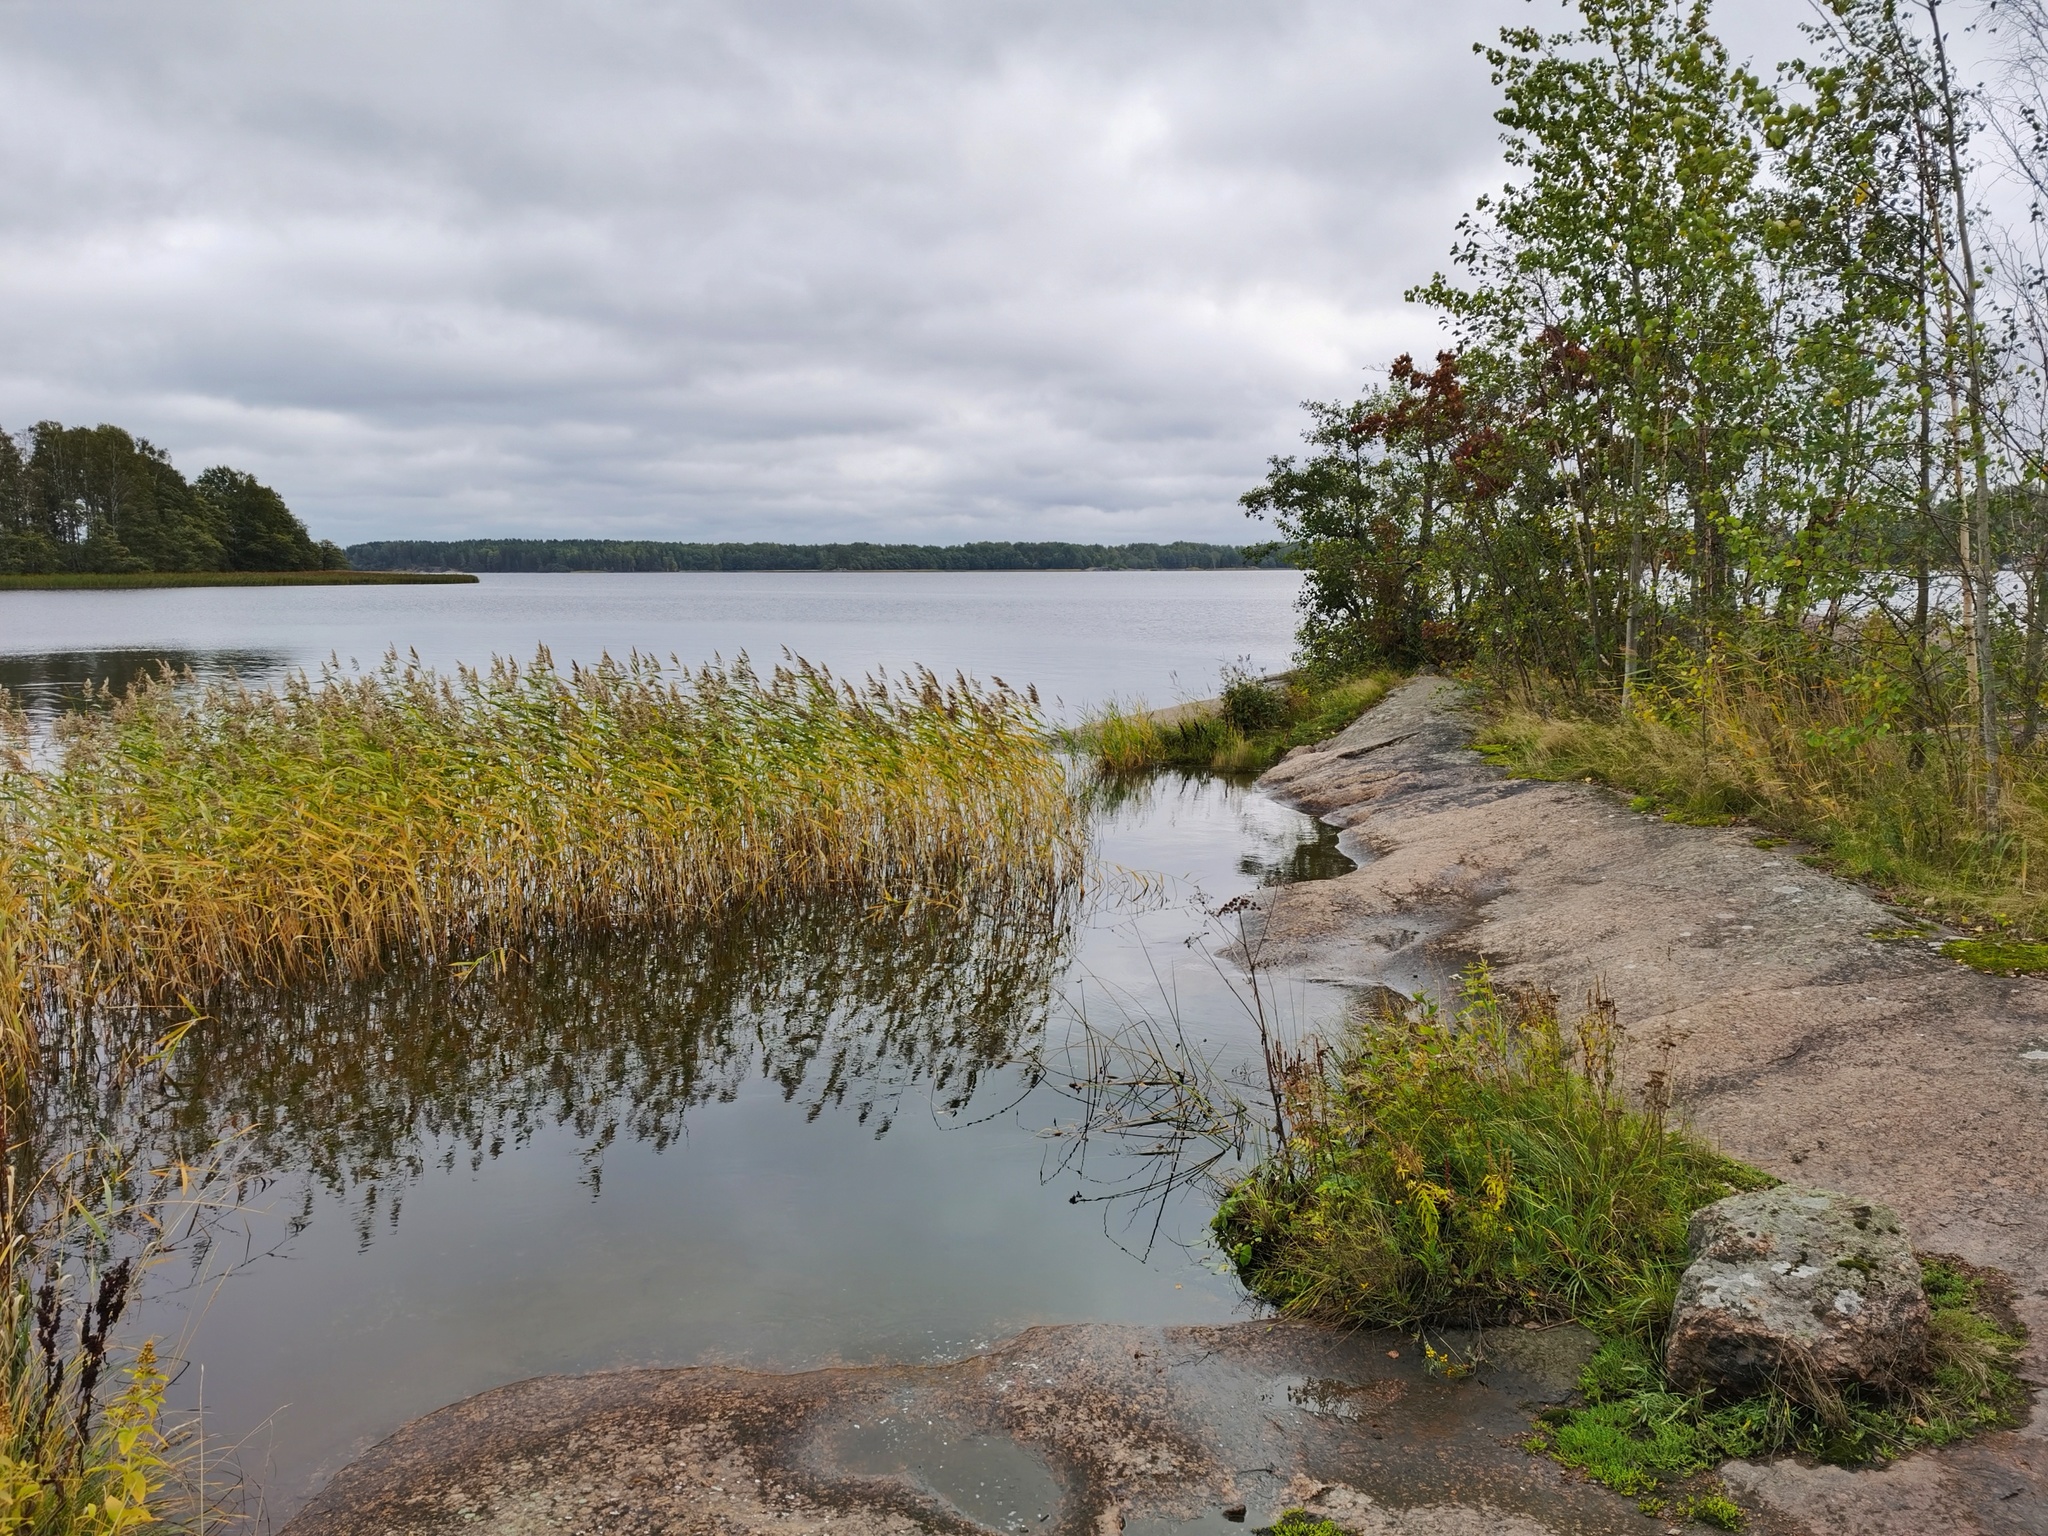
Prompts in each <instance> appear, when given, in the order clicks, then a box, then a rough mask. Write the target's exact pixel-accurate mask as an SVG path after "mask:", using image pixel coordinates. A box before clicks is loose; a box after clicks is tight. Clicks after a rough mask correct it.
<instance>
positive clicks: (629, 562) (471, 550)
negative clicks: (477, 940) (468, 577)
mask: <svg viewBox="0 0 2048 1536" xmlns="http://www.w3.org/2000/svg"><path fill="white" fill-rule="evenodd" d="M347 553H348V559H349V563H350V564H351V565H352V566H353V567H354V568H355V569H357V570H359V571H402V570H453V571H484V572H490V571H1085V570H1112V571H1218V570H1233V569H1240V568H1243V567H1246V566H1268V567H1273V566H1282V565H1285V564H1287V563H1288V562H1287V560H1286V559H1285V557H1284V555H1283V554H1279V553H1275V552H1274V551H1273V550H1272V549H1271V548H1270V547H1269V548H1263V549H1252V550H1246V549H1243V548H1240V547H1239V546H1237V545H1234V544H1194V543H1190V542H1188V541H1187V540H1184V539H1183V540H1178V541H1176V542H1174V543H1172V544H1064V543H1036V544H1016V543H1010V542H1008V541H1003V542H997V543H981V544H672V543H664V542H660V541H657V540H652V539H447V540H440V539H389V540H383V541H380V542H377V543H373V544H351V545H350V546H349V547H348V551H347Z"/></svg>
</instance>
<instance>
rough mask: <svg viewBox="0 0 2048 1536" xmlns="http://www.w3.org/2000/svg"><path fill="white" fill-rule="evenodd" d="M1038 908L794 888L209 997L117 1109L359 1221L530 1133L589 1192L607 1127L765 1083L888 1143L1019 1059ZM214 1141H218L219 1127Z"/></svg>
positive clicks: (1041, 944) (674, 1117) (626, 1130)
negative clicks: (420, 1183) (351, 1204)
mask: <svg viewBox="0 0 2048 1536" xmlns="http://www.w3.org/2000/svg"><path fill="white" fill-rule="evenodd" d="M1074 908H1075V902H1074V901H1073V900H1072V899H1070V898H1069V899H1063V900H1061V901H1060V902H1059V903H1058V904H1057V905H1056V906H1055V907H1054V908H1053V909H1051V910H1040V911H1032V912H1023V911H1017V910H1008V909H1004V910H988V909H951V908H946V907H942V906H938V905H925V906H922V907H918V908H915V909H903V908H887V907H884V908H876V907H859V906H854V905H851V904H837V903H832V902H809V903H804V904H801V905H797V906H793V907H788V908H783V909H763V908H754V909H750V910H747V911H745V912H744V913H742V914H740V915H739V916H737V917H735V918H734V919H732V920H731V921H728V922H725V923H721V924H718V925H716V926H709V927H698V928H691V929H687V930H675V931H668V932H656V933H652V934H649V933H645V932H643V933H641V934H638V935H629V936H615V937H607V938H602V939H594V940H590V941H586V942H580V943H570V942H562V941H556V942H550V943H546V944H540V945H536V946H534V947H533V948H532V949H531V950H529V951H527V952H525V953H522V954H519V955H516V956H507V957H503V958H502V959H499V958H493V959H489V960H486V961H483V962H481V963H478V964H476V965H474V966H472V967H468V968H464V967H450V966H432V967H429V966H411V967H407V968H403V969H398V970H394V971H391V972H389V973H386V974H384V975H380V976H376V977H373V978H370V979H369V980H367V981H362V982H358V983H354V984H350V985H337V986H332V987H325V988H321V989H318V990H306V991H303V992H300V993H296V994H288V995H285V996H283V997H281V998H273V999H272V1000H270V1001H268V1002H267V1003H258V1002H253V1001H252V1002H243V1003H240V1004H236V1005H233V1006H227V1007H223V1008H221V1009H219V1010H218V1011H217V1012H216V1014H215V1016H213V1017H212V1018H210V1019H208V1020H207V1021H206V1022H204V1023H203V1024H201V1025H200V1026H199V1027H198V1028H196V1029H194V1030H193V1031H192V1032H191V1033H190V1035H189V1036H188V1037H187V1038H186V1039H185V1040H184V1041H183V1042H182V1044H181V1045H180V1046H179V1047H178V1050H177V1053H176V1057H175V1059H174V1061H173V1063H172V1068H171V1071H170V1072H169V1074H168V1075H166V1076H163V1077H159V1078H155V1079H153V1080H151V1081H150V1082H149V1083H148V1085H147V1086H146V1088H144V1089H143V1090H141V1091H139V1092H138V1093H137V1094H136V1096H135V1098H134V1101H133V1103H132V1106H131V1108H130V1109H129V1111H128V1118H129V1120H130V1124H131V1125H132V1126H133V1128H134V1130H135V1132H136V1134H137V1135H138V1136H139V1137H140V1139H141V1141H142V1142H143V1144H144V1146H146V1147H147V1148H148V1150H149V1153H150V1155H152V1156H154V1157H157V1158H175V1157H178V1156H180V1155H183V1156H188V1157H196V1156H198V1155H199V1154H201V1153H202V1152H203V1151H204V1150H206V1149H209V1148H213V1147H216V1146H218V1145H221V1144H222V1143H224V1142H228V1143H229V1144H231V1145H232V1146H233V1147H234V1149H235V1151H234V1158H235V1161H236V1164H237V1171H238V1173H239V1174H240V1176H242V1177H244V1178H246V1179H249V1180H255V1181H261V1180H286V1181H288V1180H290V1179H292V1178H294V1177H296V1178H299V1179H302V1180H303V1182H304V1185H305V1193H306V1197H307V1202H308V1208H310V1201H311V1196H312V1193H313V1191H314V1190H316V1189H318V1188H322V1187H324V1188H326V1189H328V1190H331V1191H334V1192H336V1193H341V1194H346V1195H348V1196H349V1197H350V1198H351V1199H353V1200H359V1201H360V1225H361V1228H362V1235H363V1238H364V1240H365V1241H367V1240H368V1238H369V1236H370V1227H371V1217H372V1215H373V1214H374V1213H375V1212H376V1211H378V1210H379V1209H380V1208H381V1209H383V1210H385V1211H386V1212H387V1213H391V1212H392V1211H393V1209H394V1205H395V1201H396V1199H397V1198H398V1197H400V1196H401V1195H402V1191H403V1186H404V1185H405V1183H407V1182H408V1181H410V1180H412V1179H415V1178H417V1177H419V1176H420V1175H421V1174H423V1173H424V1172H426V1171H427V1169H428V1168H430V1167H432V1166H436V1165H438V1166H441V1167H444V1168H453V1167H455V1166H456V1165H457V1164H458V1163H460V1162H463V1161H466V1162H468V1163H469V1165H470V1166H471V1167H472V1168H476V1167H480V1166H481V1165H482V1164H483V1162H484V1160H485V1159H487V1158H494V1157H497V1156H500V1155H501V1154H503V1153H504V1152H506V1151H507V1149H509V1148H513V1147H517V1146H519V1145H521V1144H523V1143H525V1142H527V1141H528V1140H530V1139H531V1138H533V1137H534V1136H535V1135H536V1134H537V1133H539V1132H540V1131H542V1130H544V1129H551V1128H555V1127H568V1128H569V1129H570V1130H572V1132H573V1134H574V1135H575V1137H576V1138H577V1139H578V1141H580V1142H581V1143H582V1147H583V1154H584V1158H585V1161H586V1165H587V1171H586V1173H585V1175H584V1177H585V1179H586V1181H587V1182H588V1183H589V1184H590V1185H591V1187H592V1189H593V1192H595V1191H596V1190H597V1189H598V1188H599V1186H600V1184H601V1178H602V1158H603V1154H604V1149H605V1148H606V1147H608V1146H609V1145H611V1144H612V1143H613V1142H614V1141H615V1140H617V1139H618V1138H619V1137H621V1136H625V1137H629V1138H632V1139H634V1140H637V1141H641V1142H645V1143H648V1144H650V1145H652V1146H654V1147H655V1148H657V1149H666V1148H668V1147H670V1146H672V1145H673V1144H674V1143H675V1142H676V1140H677V1139H678V1138H679V1137H680V1136H681V1134H682V1132H683V1129H684V1124H685V1120H686V1117H687V1116H688V1114H689V1113H690V1111H692V1110H693V1109H696V1108H698V1107H700V1106H703V1105H706V1104H709V1103H712V1102H718V1101H724V1102H730V1101H732V1100H734V1099H736V1098H738V1097H739V1096H740V1095H741V1094H743V1093H746V1092H750V1091H758V1089H759V1088H766V1089H768V1090H769V1091H771V1092H774V1093H776V1094H777V1095H779V1096H780V1097H781V1098H782V1099H783V1100H785V1101H789V1102H792V1103H796V1104H799V1105H801V1106H802V1107H803V1109H804V1112H805V1116H806V1118H807V1119H816V1118H817V1117H818V1116H820V1115H821V1114H825V1113H828V1112H829V1113H835V1114H836V1113H850V1114H853V1115H854V1116H856V1117H857V1118H858V1120H859V1121H860V1123H861V1124H863V1125H871V1126H872V1127H873V1128H874V1134H875V1135H877V1136H881V1135H883V1134H885V1133H886V1132H887V1131H888V1129H889V1127H890V1125H891V1123H892V1121H893V1120H894V1118H895V1116H896V1115H897V1113H898V1109H899V1107H900V1106H901V1105H903V1104H904V1103H906V1102H911V1101H913V1100H914V1101H915V1102H916V1103H917V1104H918V1105H919V1106H920V1107H922V1106H923V1104H924V1103H925V1101H926V1100H927V1099H929V1101H930V1102H931V1103H932V1104H933V1105H934V1106H935V1107H936V1108H937V1109H938V1110H939V1111H940V1112H942V1113H943V1112H947V1111H957V1110H962V1109H965V1108H966V1107H967V1106H968V1105H969V1103H970V1101H972V1100H973V1099H974V1098H975V1096H976V1094H977V1093H978V1092H980V1091H981V1090H982V1089H983V1088H984V1087H985V1086H986V1085H987V1083H988V1080H989V1077H990V1074H991V1073H992V1072H994V1071H995V1070H996V1069H997V1068H1001V1067H1005V1066H1009V1065H1012V1064H1021V1065H1022V1067H1023V1080H1022V1082H1021V1083H1020V1082H1019V1081H1018V1080H1017V1079H1016V1078H1015V1077H1013V1076H1010V1075H1007V1074H1006V1077H1005V1091H1006V1092H1014V1091H1016V1090H1017V1089H1018V1088H1019V1087H1022V1086H1028V1085H1029V1084H1030V1083H1031V1082H1035V1080H1036V1074H1037V1072H1038V1068H1037V1066H1036V1064H1035V1056H1036V1051H1037V1048H1038V1045H1039V1043H1040V1039H1041V1036H1042V1033H1043V1030H1044V1025H1045V1020H1046V1016H1047V1012H1048V1009H1049V1004H1050V999H1051V996H1052V988H1053V984H1054V982H1055V980H1056V979H1057V978H1058V977H1059V976H1060V975H1061V973H1062V971H1063V969H1064V967H1065V965H1066V963H1067V960H1068V956H1069V953H1070V949H1071V945H1072V941H1073V928H1074V917H1075V911H1074ZM230 1138H233V1139H232V1141H230Z"/></svg>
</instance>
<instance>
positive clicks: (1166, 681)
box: [0, 571, 1301, 715]
mask: <svg viewBox="0 0 2048 1536" xmlns="http://www.w3.org/2000/svg"><path fill="white" fill-rule="evenodd" d="M1300 590H1301V573H1300V572H1298V571H997V572H988V573H984V574H965V573H953V572H936V571H932V572H925V571H913V572H900V573H897V572H889V573H875V574H841V573H816V574H796V575H769V574H754V573H737V572H736V573H731V574H726V573H676V574H673V575H629V574H609V573H602V574H589V575H560V576H521V575H512V576H485V577H484V578H483V579H482V580H481V581H479V582H478V583H477V584H476V585H475V586H450V587H195V588H188V589H181V590H169V591H155V592H151V591H144V592H0V684H5V685H7V686H10V687H12V688H14V689H15V690H16V691H18V692H20V691H26V692H28V693H30V694H31V695H33V696H35V697H37V698H46V697H48V696H49V695H50V694H51V693H52V692H53V691H55V690H57V689H59V688H61V687H63V686H65V685H66V684H76V683H77V682H79V681H82V680H84V679H87V678H101V679H104V678H107V677H112V678H114V679H116V680H117V681H119V680H122V679H125V678H126V677H128V676H131V675H132V674H133V673H134V671H135V670H136V669H137V668H139V667H142V666H146V665H148V664H150V663H152V662H153V661H154V660H156V659H157V658H159V657H162V658H166V659H168V660H170V661H171V662H172V663H173V664H174V665H178V666H191V667H192V668H193V669H194V670H196V671H199V672H200V673H202V674H203V675H213V676H218V675H221V674H224V673H226V672H231V671H232V672H235V673H238V674H239V675H241V676H244V677H248V678H253V679H258V680H261V679H267V678H270V677H273V676H275V675H277V674H278V673H281V672H283V671H284V670H286V669H287V668H290V667H313V666H317V665H319V663H320V662H322V661H323V660H325V659H326V658H327V657H328V656H330V655H334V656H338V657H340V659H341V660H342V661H343V662H344V663H346V662H349V661H351V660H353V661H357V662H360V663H362V664H364V665H371V664H374V663H375V662H376V661H377V659H378V658H379V657H381V656H382V655H383V654H384V652H385V651H386V650H387V649H389V648H391V647H393V646H396V647H397V648H398V649H399V650H401V651H404V650H407V649H412V650H417V651H418V652H419V654H420V656H421V658H422V659H423V660H425V661H428V662H431V663H433V664H435V665H437V666H444V667H445V666H449V665H452V664H453V663H455V662H468V663H471V664H476V663H480V662H484V661H488V660H489V659H490V657H491V656H492V655H494V654H495V655H504V656H513V657H517V658H519V659H521V660H524V659H526V658H527V657H529V656H531V655H532V654H533V651H534V647H535V646H536V645H546V646H549V647H550V648H551V649H552V650H553V651H554V653H555V659H556V660H557V661H558V662H562V663H564V664H566V663H567V662H570V661H594V660H596V659H597V658H598V657H599V656H600V655H602V654H604V653H606V652H607V651H608V652H610V653H612V654H613V655H619V656H623V655H624V654H625V653H626V652H628V651H630V650H633V649H635V648H638V649H639V650H641V651H644V652H649V653H652V654H654V655H656V656H662V657H666V656H668V655H670V654H674V655H676V656H678V657H680V658H681V659H682V660H683V661H684V662H687V663H692V664H694V663H697V662H701V661H707V660H709V659H710V658H712V657H713V656H721V655H722V656H725V657H727V658H728V659H729V658H731V657H733V656H735V655H737V654H738V653H739V652H741V651H745V652H747V653H748V654H749V655H751V656H752V657H753V658H754V659H755V660H756V661H757V662H763V663H765V662H771V661H773V660H775V659H776V658H777V657H779V656H780V655H781V653H782V650H783V648H784V647H787V648H788V649H790V650H792V651H794V652H796V653H797V654H798V655H801V656H805V657H808V658H809V659H810V660H812V661H815V662H819V663H822V664H824V665H826V666H829V667H831V668H832V669H833V670H834V671H837V672H841V673H851V674H856V675H858V674H860V673H864V672H866V671H868V670H870V669H874V668H883V669H887V670H891V671H898V670H901V669H903V668H906V667H912V666H919V665H923V666H930V667H932V668H934V669H936V670H940V671H943V672H948V673H950V672H953V671H964V672H968V673H970V674H972V675H975V676H978V677H981V678H982V679H984V680H986V679H988V678H991V677H1001V678H1004V679H1005V680H1007V681H1008V682H1010V683H1012V684H1014V685H1015V686H1017V687H1019V688H1022V687H1024V686H1025V685H1026V684H1032V685H1035V686H1036V687H1037V688H1038V690H1039V692H1040V693H1041V694H1042V695H1044V697H1045V699H1046V701H1047V703H1048V705H1050V706H1052V707H1053V708H1054V709H1055V711H1056V712H1057V713H1060V714H1063V715H1071V714H1072V713H1073V712H1075V711H1076V710H1078V709H1081V708H1085V707H1087V706H1089V705H1092V704H1097V703H1100V702H1101V701H1102V700H1104V699H1105V698H1108V697H1110V696H1112V695H1115V696H1118V697H1126V698H1128V697H1143V698H1145V699H1147V700H1149V701H1150V702H1152V703H1155V704H1168V703H1172V702H1174V701H1175V700H1176V699H1177V698H1206V697H1210V696H1213V695H1214V693H1215V691H1216V688H1215V683H1216V677H1217V673H1218V672H1219V671H1220V670H1221V669H1222V668H1223V667H1224V666H1225V665H1227V664H1229V663H1231V662H1233V661H1235V660H1237V659H1238V658H1239V657H1250V658H1251V664H1252V666H1253V667H1254V668H1256V669H1258V670H1261V671H1270V670H1273V669H1275V668H1278V667H1280V666H1283V665H1285V663H1286V660H1287V656H1288V654H1289V650H1290V647H1291V639H1292V633H1293V625H1294V610H1293V603H1294V599H1295V596H1296V594H1297V593H1298V592H1299V591H1300Z"/></svg>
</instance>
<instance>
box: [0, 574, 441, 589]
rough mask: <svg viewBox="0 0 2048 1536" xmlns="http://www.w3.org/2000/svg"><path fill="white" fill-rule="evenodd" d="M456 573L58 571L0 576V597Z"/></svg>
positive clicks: (391, 582)
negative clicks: (34, 574)
mask: <svg viewBox="0 0 2048 1536" xmlns="http://www.w3.org/2000/svg"><path fill="white" fill-rule="evenodd" d="M476 579H477V578H476V577H474V576H471V575H468V574H467V573H465V572H461V571H431V572H426V571H63V572H57V573H54V574H51V575H43V576H15V575H6V574H0V592H72V591H79V590H91V591H99V590H105V589H114V590H120V589H126V588H132V587H359V586H368V587H390V586H416V585H419V584H422V583H428V584H445V583H448V582H458V583H465V584H467V583H472V582H474V581H475V580H476Z"/></svg>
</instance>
